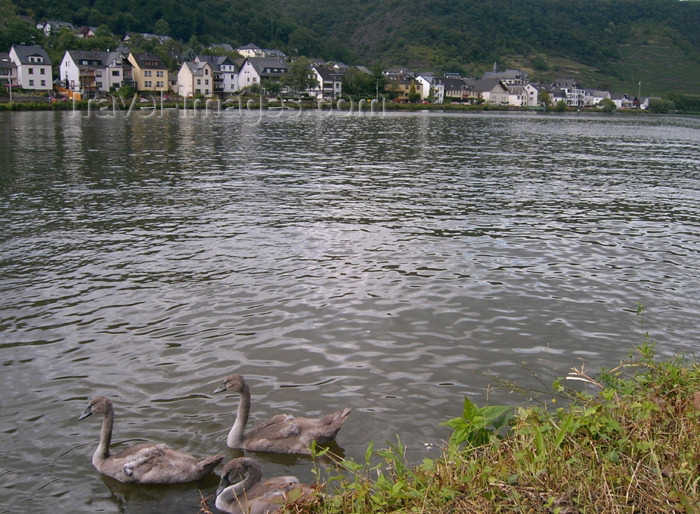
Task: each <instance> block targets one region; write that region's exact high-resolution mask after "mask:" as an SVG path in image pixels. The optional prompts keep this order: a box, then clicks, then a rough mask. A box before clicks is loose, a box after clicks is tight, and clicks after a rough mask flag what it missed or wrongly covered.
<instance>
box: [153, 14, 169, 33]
mask: <svg viewBox="0 0 700 514" xmlns="http://www.w3.org/2000/svg"><path fill="white" fill-rule="evenodd" d="M153 30H155V32H156V34H158V35H159V36H169V35H170V23H168V22H167V21H165V20H164V19H163V18H160V19H159V20H158V21H157V22H156V23H155V25H153Z"/></svg>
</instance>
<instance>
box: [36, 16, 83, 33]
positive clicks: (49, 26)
mask: <svg viewBox="0 0 700 514" xmlns="http://www.w3.org/2000/svg"><path fill="white" fill-rule="evenodd" d="M36 28H38V29H39V30H41V31H43V32H44V35H45V36H46V37H49V36H50V35H51V33H52V32H55V33H58V32H60V31H61V29H68V30H70V31H73V32H75V26H74V25H73V24H72V23H70V22H67V21H54V20H49V21H45V22H43V23H37V26H36Z"/></svg>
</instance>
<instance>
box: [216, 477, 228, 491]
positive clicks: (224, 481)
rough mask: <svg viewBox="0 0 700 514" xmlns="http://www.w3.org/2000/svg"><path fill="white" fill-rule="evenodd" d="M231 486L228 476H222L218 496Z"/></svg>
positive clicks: (217, 489)
mask: <svg viewBox="0 0 700 514" xmlns="http://www.w3.org/2000/svg"><path fill="white" fill-rule="evenodd" d="M230 485H231V482H230V481H229V479H228V475H221V480H219V487H217V488H216V495H217V496H219V495H220V494H221V493H222V492H223V491H224V489H226V488H227V487H228V486H230Z"/></svg>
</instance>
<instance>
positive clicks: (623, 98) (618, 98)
mask: <svg viewBox="0 0 700 514" xmlns="http://www.w3.org/2000/svg"><path fill="white" fill-rule="evenodd" d="M610 99H611V100H612V101H613V102H615V107H617V108H618V109H629V108H631V107H633V106H634V99H632V98H630V97H629V95H628V94H627V93H611V94H610Z"/></svg>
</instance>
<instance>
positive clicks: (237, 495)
mask: <svg viewBox="0 0 700 514" xmlns="http://www.w3.org/2000/svg"><path fill="white" fill-rule="evenodd" d="M261 477H262V472H261V471H260V470H255V469H253V470H249V472H248V474H247V475H246V477H245V479H243V480H241V481H240V482H236V483H235V484H233V485H230V486H228V487H226V488H225V489H224V490H223V491H221V492H220V493H219V494H218V495H217V496H216V501H215V502H214V503H215V505H216V508H217V509H219V510H223V511H225V510H226V508H229V509H230V508H231V507H232V506H237V507H239V508H240V510H241V511H247V509H245V508H244V507H245V506H244V505H243V504H244V503H245V502H247V501H249V500H251V499H252V498H246V494H245V492H246V490H248V489H250V488H251V487H253V486H254V485H255V484H256V483H258V482H259V481H260V478H261Z"/></svg>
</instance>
